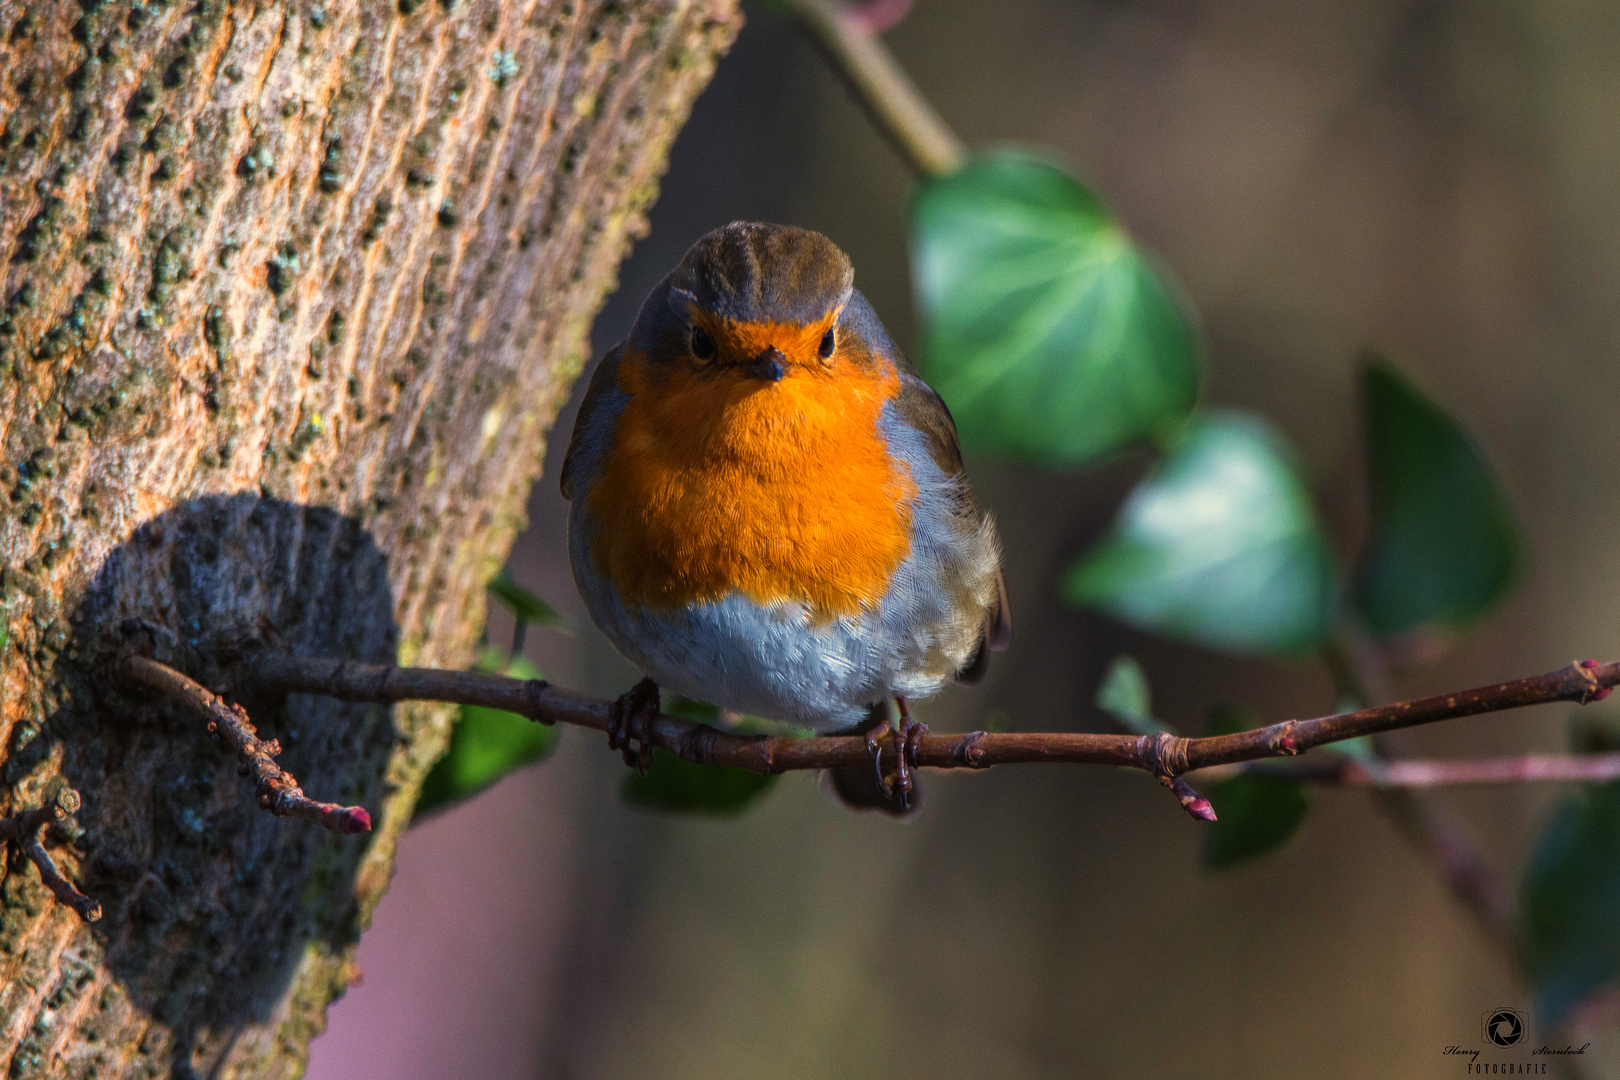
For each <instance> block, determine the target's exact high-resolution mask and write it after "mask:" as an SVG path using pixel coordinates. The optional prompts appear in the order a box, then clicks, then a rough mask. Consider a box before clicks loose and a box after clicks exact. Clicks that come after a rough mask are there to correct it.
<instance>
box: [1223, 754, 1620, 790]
mask: <svg viewBox="0 0 1620 1080" xmlns="http://www.w3.org/2000/svg"><path fill="white" fill-rule="evenodd" d="M1239 773H1258V774H1260V775H1263V776H1277V777H1282V778H1284V779H1287V780H1299V781H1302V782H1304V783H1311V784H1339V785H1343V786H1345V787H1386V788H1432V787H1463V786H1467V785H1477V784H1517V783H1525V782H1529V781H1538V780H1545V781H1553V782H1564V783H1585V784H1601V783H1605V782H1607V781H1609V780H1620V753H1616V754H1525V755H1523V756H1521V757H1502V758H1475V759H1471V760H1469V759H1463V760H1457V761H1424V760H1407V761H1368V762H1363V761H1358V760H1355V759H1352V758H1342V759H1340V760H1338V761H1297V762H1294V761H1290V762H1278V763H1269V762H1247V763H1244V764H1241V765H1217V766H1215V767H1214V768H1212V769H1205V770H1203V771H1202V772H1200V773H1199V774H1198V779H1199V780H1200V781H1203V782H1205V783H1209V782H1211V781H1220V780H1225V779H1227V778H1228V777H1232V776H1236V775H1238V774H1239Z"/></svg>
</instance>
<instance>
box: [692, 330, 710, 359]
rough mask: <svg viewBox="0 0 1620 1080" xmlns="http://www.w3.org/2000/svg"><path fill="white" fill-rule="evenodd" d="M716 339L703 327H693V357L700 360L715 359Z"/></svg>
mask: <svg viewBox="0 0 1620 1080" xmlns="http://www.w3.org/2000/svg"><path fill="white" fill-rule="evenodd" d="M714 353H715V348H714V338H712V337H710V336H709V332H708V331H707V330H705V329H703V327H701V326H694V327H692V355H693V356H695V357H697V358H698V359H699V360H713V359H714Z"/></svg>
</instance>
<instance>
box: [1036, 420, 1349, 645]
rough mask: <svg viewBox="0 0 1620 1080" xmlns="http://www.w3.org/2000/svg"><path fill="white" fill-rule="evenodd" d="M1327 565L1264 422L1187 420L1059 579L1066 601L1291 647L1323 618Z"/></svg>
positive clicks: (1186, 636) (1231, 641)
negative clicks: (1107, 525) (1104, 530)
mask: <svg viewBox="0 0 1620 1080" xmlns="http://www.w3.org/2000/svg"><path fill="white" fill-rule="evenodd" d="M1332 584H1333V562H1332V556H1331V555H1330V554H1329V552H1328V545H1327V539H1326V537H1325V536H1324V535H1323V533H1322V529H1321V526H1320V525H1319V524H1318V523H1317V519H1316V512H1315V510H1314V509H1313V507H1312V505H1311V497H1310V492H1309V491H1308V490H1307V489H1306V486H1305V482H1304V480H1303V479H1302V478H1301V477H1300V475H1299V472H1298V469H1297V468H1296V466H1295V464H1294V460H1293V455H1292V454H1291V453H1289V451H1288V448H1287V447H1286V446H1285V445H1284V444H1283V442H1282V440H1281V438H1280V437H1278V436H1277V435H1276V434H1275V433H1274V432H1273V431H1272V430H1271V429H1270V428H1269V427H1268V426H1266V424H1265V423H1264V421H1262V420H1260V419H1259V418H1257V417H1250V416H1243V415H1237V414H1231V413H1206V414H1203V415H1202V416H1200V417H1198V418H1197V419H1195V420H1194V421H1193V422H1192V423H1191V424H1190V425H1189V426H1188V427H1187V429H1186V430H1185V431H1184V432H1183V433H1182V435H1181V436H1180V438H1178V439H1177V441H1176V442H1175V443H1174V444H1173V445H1172V446H1171V448H1170V452H1169V455H1168V456H1167V457H1166V458H1165V460H1164V461H1163V462H1161V463H1160V464H1159V466H1158V467H1157V468H1156V469H1155V470H1154V471H1153V472H1152V473H1151V474H1150V475H1149V476H1148V477H1147V478H1146V479H1145V480H1143V481H1142V483H1141V484H1139V485H1138V486H1137V488H1136V490H1135V491H1133V492H1131V495H1130V497H1129V498H1128V499H1126V501H1125V505H1124V506H1123V507H1121V509H1120V512H1119V516H1118V518H1117V519H1116V520H1115V522H1114V525H1113V528H1112V529H1111V530H1110V532H1109V533H1108V535H1107V536H1105V537H1104V538H1103V540H1102V541H1101V543H1099V544H1098V545H1097V547H1095V548H1094V549H1093V550H1092V551H1091V552H1090V553H1089V554H1088V555H1086V557H1085V558H1084V559H1083V560H1081V562H1080V563H1079V564H1077V565H1076V566H1074V567H1073V568H1071V569H1070V570H1069V572H1068V573H1067V575H1065V577H1064V580H1063V593H1064V596H1065V597H1066V598H1067V599H1068V600H1069V601H1070V602H1072V603H1074V604H1078V605H1080V606H1083V607H1089V608H1094V609H1096V610H1098V611H1102V612H1104V613H1106V614H1108V615H1111V616H1113V617H1114V618H1117V619H1119V620H1120V621H1122V622H1126V623H1129V624H1131V625H1132V626H1136V627H1140V628H1142V629H1144V630H1151V631H1154V632H1156V633H1160V634H1165V635H1167V636H1170V637H1177V638H1181V639H1183V640H1186V641H1192V642H1196V643H1197V644H1200V645H1207V646H1210V647H1212V648H1217V649H1225V650H1228V651H1231V652H1243V653H1293V652H1299V651H1302V650H1305V649H1309V648H1311V647H1313V646H1315V645H1317V644H1318V643H1319V642H1321V640H1322V639H1323V637H1324V636H1325V635H1326V633H1327V628H1328V622H1329V617H1330V614H1331V593H1332Z"/></svg>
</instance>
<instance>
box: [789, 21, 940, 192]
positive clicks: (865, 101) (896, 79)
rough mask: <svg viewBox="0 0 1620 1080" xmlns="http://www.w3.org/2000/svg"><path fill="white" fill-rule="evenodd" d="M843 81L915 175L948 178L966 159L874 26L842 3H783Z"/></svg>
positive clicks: (937, 114)
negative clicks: (873, 30) (872, 30)
mask: <svg viewBox="0 0 1620 1080" xmlns="http://www.w3.org/2000/svg"><path fill="white" fill-rule="evenodd" d="M780 2H781V4H782V6H783V7H785V8H787V10H788V11H790V12H792V13H793V15H794V16H795V17H796V18H797V19H798V20H799V23H800V25H802V26H803V27H804V30H805V32H806V33H808V34H809V35H810V39H811V41H813V42H814V43H815V44H816V47H817V48H818V49H819V50H820V51H821V53H822V55H823V56H824V57H825V58H826V60H827V63H828V64H829V65H830V66H831V67H832V69H833V70H834V71H835V72H836V73H837V74H838V76H839V78H841V79H842V80H843V81H844V84H845V86H847V87H848V89H849V92H850V94H851V95H852V96H853V97H854V98H855V100H856V102H857V103H858V104H859V105H860V106H861V108H862V109H863V110H865V112H866V114H867V116H869V117H870V118H871V120H872V122H873V123H874V124H876V125H877V127H878V130H880V131H881V132H883V134H884V136H885V137H886V138H887V139H888V140H889V142H890V143H891V144H893V146H894V148H895V150H897V151H898V152H899V154H900V156H901V157H903V158H905V160H906V164H907V165H908V166H910V168H911V169H912V171H913V172H915V173H917V174H918V175H919V176H922V177H940V176H948V175H950V174H951V173H953V172H955V171H956V170H957V169H958V168H960V167H961V165H962V162H963V161H964V160H965V159H966V157H967V151H966V150H965V149H964V148H963V146H962V140H961V139H958V138H957V137H956V133H955V132H953V131H952V130H951V129H950V128H949V127H947V126H946V125H945V121H943V120H941V119H940V117H939V113H937V112H935V111H934V107H933V106H932V105H930V104H929V103H928V99H927V98H925V97H923V95H922V93H921V91H919V90H918V89H917V85H916V84H915V83H913V82H912V81H911V78H910V76H908V75H907V74H906V73H905V71H904V69H902V68H901V67H900V64H899V62H898V61H896V60H895V58H894V54H893V53H891V52H890V51H889V50H888V47H887V46H885V45H884V44H883V42H882V41H881V40H879V38H878V37H877V36H876V35H875V34H874V33H872V32H871V31H870V29H869V26H870V23H869V21H868V20H866V19H865V18H863V17H862V16H860V15H858V14H856V13H854V12H851V10H850V9H849V8H848V7H846V6H845V5H844V4H842V3H839V2H838V0H780Z"/></svg>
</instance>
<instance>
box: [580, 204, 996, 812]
mask: <svg viewBox="0 0 1620 1080" xmlns="http://www.w3.org/2000/svg"><path fill="white" fill-rule="evenodd" d="M561 482H562V493H563V497H564V498H565V499H567V500H569V513H568V544H569V562H570V564H571V567H572V570H573V574H574V580H575V583H576V584H577V585H578V588H579V592H580V595H581V597H582V599H583V600H584V603H585V607H586V609H587V610H588V611H589V613H590V616H591V618H592V620H593V621H594V622H595V623H596V625H597V626H598V627H599V628H600V629H601V630H602V632H603V633H604V634H605V635H606V637H607V638H608V640H609V641H610V642H611V643H612V644H613V646H614V647H615V648H616V649H617V650H618V651H619V652H620V653H621V654H622V655H624V656H625V657H626V658H627V659H628V660H630V661H631V663H633V664H634V665H636V666H637V667H638V668H639V669H640V670H641V671H642V672H643V674H644V676H645V677H644V678H643V679H642V680H641V681H640V682H639V683H637V684H636V686H635V687H634V688H633V689H632V690H630V691H629V692H628V693H626V694H624V695H622V696H621V697H620V698H619V699H618V700H617V701H616V702H615V705H614V709H613V713H612V720H611V722H610V723H609V726H608V740H609V746H610V747H611V748H613V749H618V750H620V751H621V752H622V753H623V755H624V759H625V763H626V765H629V766H636V767H639V768H640V769H641V770H642V771H643V772H645V771H646V769H647V767H648V764H649V762H650V760H651V742H650V725H651V723H652V720H653V718H654V717H656V716H657V715H658V713H659V710H660V693H661V690H670V691H674V692H676V693H679V694H681V695H684V696H686V697H689V698H693V699H696V700H699V701H704V702H708V703H710V704H713V705H715V706H718V707H719V708H721V709H725V710H732V711H734V712H737V713H743V714H750V715H755V716H761V717H766V718H769V719H773V720H778V721H785V722H788V723H792V724H795V725H799V726H801V727H807V728H811V729H813V730H815V731H817V732H821V733H854V734H864V736H865V738H866V744H867V748H868V750H869V752H870V753H871V756H872V762H873V766H874V768H873V769H872V770H870V771H868V770H865V769H839V770H833V771H832V786H833V788H834V790H835V791H836V793H837V794H838V795H839V796H840V797H841V798H843V799H844V801H846V802H848V803H850V804H851V805H853V806H856V807H858V808H876V809H882V810H886V811H889V812H891V813H894V814H897V815H898V814H903V813H905V812H907V811H909V810H910V809H912V807H913V805H914V798H913V796H914V793H915V789H916V784H915V779H914V778H915V772H916V760H915V759H916V748H917V741H918V740H919V739H920V738H921V736H922V734H923V733H925V732H926V731H927V728H926V726H925V725H923V724H921V723H919V722H917V721H914V720H913V719H912V718H911V715H910V709H909V707H908V702H909V701H911V700H914V699H917V698H921V697H926V696H928V695H931V694H933V693H935V692H937V691H938V690H940V689H941V688H943V687H944V686H945V685H946V684H947V683H949V682H952V681H955V682H959V683H975V682H978V681H979V680H980V679H981V678H982V677H983V675H984V673H985V669H986V664H987V662H988V659H989V656H988V654H989V652H990V651H992V650H1001V649H1005V648H1006V647H1007V645H1008V643H1009V642H1010V640H1011V634H1012V619H1011V611H1010V609H1009V606H1008V602H1007V588H1006V583H1005V580H1004V578H1003V574H1002V569H1001V547H1000V543H999V540H998V538H997V534H996V527H995V523H994V521H993V519H992V518H991V516H990V515H989V514H988V513H987V512H986V511H985V510H984V509H983V508H982V507H981V506H980V504H979V502H978V500H977V499H975V497H974V495H973V491H972V489H971V488H970V487H969V485H968V481H967V478H966V475H965V473H964V469H963V462H962V452H961V447H960V443H959V440H958V437H957V433H956V425H955V422H954V421H953V419H952V417H951V414H950V410H949V409H947V408H946V406H945V402H944V401H943V400H942V399H941V398H940V396H939V395H938V394H937V393H936V392H935V391H934V390H933V389H932V388H931V387H929V386H928V384H927V383H925V382H924V381H923V380H922V378H921V376H920V375H919V374H918V373H917V370H916V369H915V368H914V367H913V366H912V364H911V363H910V362H909V361H908V360H907V359H906V358H905V356H904V355H903V354H902V353H901V351H900V350H899V348H897V347H896V346H895V344H894V342H893V341H892V340H891V339H890V337H889V335H888V334H887V333H886V332H885V330H884V328H883V324H882V322H881V321H880V320H879V318H878V316H877V313H876V312H875V311H874V310H873V308H872V305H871V304H870V303H869V302H868V301H867V299H866V297H865V296H863V295H862V294H861V292H860V291H859V290H858V289H856V288H855V287H854V270H853V267H852V265H851V263H850V260H849V257H848V256H847V255H845V254H844V252H843V251H842V250H840V249H839V248H838V246H837V245H836V244H834V243H833V242H832V241H831V240H830V239H828V238H827V237H826V236H823V235H822V234H820V233H818V232H814V231H811V230H809V229H803V228H798V227H796V226H791V225H776V224H766V223H760V222H742V221H739V222H733V223H731V224H729V225H726V226H723V227H721V228H718V229H715V230H714V231H712V232H709V233H707V234H705V235H704V236H702V237H700V238H699V239H698V240H697V241H696V242H695V243H694V244H693V245H692V246H691V248H690V249H689V250H688V251H687V252H686V254H685V255H684V256H683V257H682V259H681V260H680V262H679V263H678V264H677V265H676V266H675V268H674V269H673V270H672V271H671V272H670V273H669V274H668V275H667V276H666V277H665V278H664V279H663V280H662V281H660V282H659V283H658V285H657V286H656V287H655V288H654V289H653V290H652V292H651V293H650V294H648V296H647V298H646V300H645V301H644V302H643V304H642V306H641V309H640V311H639V313H638V315H637V316H636V320H635V323H634V325H633V326H632V328H631V330H630V333H629V336H628V337H627V338H626V339H625V340H624V341H622V342H621V343H619V344H618V345H616V346H614V347H613V348H611V349H609V350H608V351H607V352H606V353H605V354H603V356H602V358H601V360H600V361H599V362H598V364H597V366H596V369H595V370H594V372H593V373H592V376H591V380H590V383H589V384H588V387H587V389H586V392H585V396H584V399H583V401H582V403H581V405H580V409H579V413H578V416H577V418H576V420H575V423H574V428H573V432H572V435H571V436H570V438H569V442H568V449H567V452H566V454H565V456H564V459H563V466H562V473H561ZM891 699H892V700H893V701H894V702H895V704H896V707H897V710H898V718H897V719H896V720H891V718H890V714H889V705H888V703H889V701H890V700H891ZM886 736H887V741H888V743H889V746H890V748H891V750H892V753H891V754H890V760H891V772H892V774H893V778H892V780H891V779H890V777H889V775H888V774H885V772H884V766H883V760H884V753H883V751H884V742H885V737H886Z"/></svg>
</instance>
